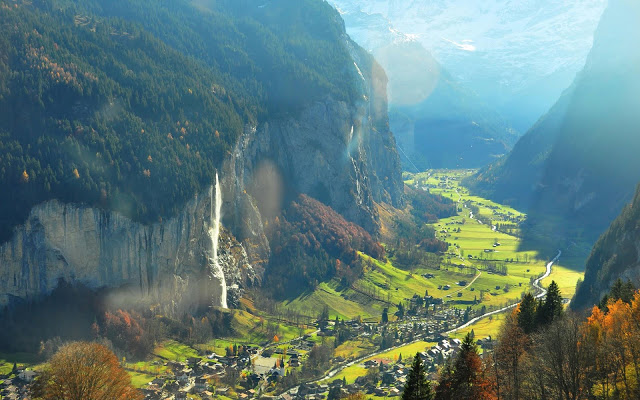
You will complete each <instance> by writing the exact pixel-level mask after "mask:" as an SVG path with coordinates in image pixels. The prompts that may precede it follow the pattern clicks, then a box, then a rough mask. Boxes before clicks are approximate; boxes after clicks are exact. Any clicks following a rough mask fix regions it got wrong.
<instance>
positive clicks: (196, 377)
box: [142, 348, 260, 400]
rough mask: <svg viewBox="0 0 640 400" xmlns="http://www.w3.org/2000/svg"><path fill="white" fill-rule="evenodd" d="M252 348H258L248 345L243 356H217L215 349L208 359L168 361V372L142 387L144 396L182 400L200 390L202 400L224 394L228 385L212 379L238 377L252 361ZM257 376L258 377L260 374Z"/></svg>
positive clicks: (146, 398)
mask: <svg viewBox="0 0 640 400" xmlns="http://www.w3.org/2000/svg"><path fill="white" fill-rule="evenodd" d="M251 351H254V352H257V348H248V349H247V351H246V352H245V354H243V355H241V356H218V355H216V354H215V353H214V354H211V355H210V356H208V360H207V361H203V360H202V359H200V358H196V357H191V358H188V359H187V360H186V361H185V362H174V361H170V362H167V363H166V364H165V365H166V367H168V370H167V372H165V373H164V374H162V375H159V376H158V377H156V378H155V379H154V380H153V381H151V382H149V384H148V385H147V386H146V387H144V388H143V389H142V392H143V393H144V396H145V400H167V399H175V400H182V399H187V398H188V394H189V393H193V394H198V395H199V397H200V398H201V399H203V400H206V399H213V398H215V397H217V395H225V394H226V393H227V392H228V391H229V389H228V388H224V387H218V388H217V389H216V388H214V387H212V386H211V385H210V384H209V382H211V381H220V380H224V378H225V377H238V376H239V375H240V373H241V372H242V370H243V369H245V368H246V367H247V366H249V365H250V364H251V354H252V353H251ZM249 378H250V377H248V379H249ZM256 379H257V381H258V380H259V379H260V377H256ZM257 381H256V383H257Z"/></svg>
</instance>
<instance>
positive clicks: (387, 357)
mask: <svg viewBox="0 0 640 400" xmlns="http://www.w3.org/2000/svg"><path fill="white" fill-rule="evenodd" d="M433 345H435V343H431V342H424V341H420V342H416V343H411V344H407V345H405V346H401V347H398V348H397V349H393V350H389V351H386V352H384V353H380V354H378V355H375V356H372V357H368V358H366V359H364V360H363V361H362V362H360V363H357V364H355V365H352V366H350V367H347V368H345V369H343V370H342V371H340V372H339V373H338V374H336V375H335V376H334V377H333V378H331V379H330V381H333V380H335V379H343V378H346V380H347V383H353V382H354V381H355V380H356V378H358V377H360V376H365V375H366V374H367V369H366V368H364V367H363V363H364V362H365V361H368V360H383V361H384V362H395V361H397V360H398V357H399V356H400V354H402V357H403V358H406V357H413V356H414V355H415V354H416V353H417V352H419V351H425V350H428V349H429V348H431V346H433Z"/></svg>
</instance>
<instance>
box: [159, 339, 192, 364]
mask: <svg viewBox="0 0 640 400" xmlns="http://www.w3.org/2000/svg"><path fill="white" fill-rule="evenodd" d="M154 354H155V355H157V356H160V357H162V358H164V359H166V360H169V361H185V360H186V359H187V358H189V357H199V356H198V352H197V351H196V349H194V348H193V347H190V346H187V345H186V344H182V343H178V342H176V341H175V340H167V341H165V342H163V343H162V344H160V345H159V346H158V347H156V349H155V351H154Z"/></svg>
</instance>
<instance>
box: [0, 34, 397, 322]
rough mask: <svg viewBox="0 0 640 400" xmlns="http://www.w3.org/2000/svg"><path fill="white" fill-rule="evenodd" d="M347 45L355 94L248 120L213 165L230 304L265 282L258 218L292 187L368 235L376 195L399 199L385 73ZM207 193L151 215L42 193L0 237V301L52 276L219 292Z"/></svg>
mask: <svg viewBox="0 0 640 400" xmlns="http://www.w3.org/2000/svg"><path fill="white" fill-rule="evenodd" d="M345 45H346V46H349V50H350V51H351V54H352V55H353V57H354V64H353V65H352V66H350V70H349V71H348V73H350V74H352V75H353V79H356V80H357V81H358V82H360V84H359V87H360V90H361V98H359V99H356V100H354V101H353V103H351V104H350V103H347V102H344V101H336V100H334V99H333V98H331V97H327V98H325V99H324V100H323V101H317V102H315V103H313V104H311V105H310V106H308V107H306V108H305V109H303V110H302V111H300V112H298V113H296V114H294V115H286V116H280V117H275V118H271V119H270V120H268V121H265V122H263V123H259V124H258V125H257V126H248V127H247V128H246V129H245V132H244V134H243V135H242V136H241V137H240V139H239V141H238V142H237V144H236V147H235V150H234V152H233V154H231V155H230V157H229V158H228V159H227V160H226V161H225V162H224V165H223V168H222V170H221V171H220V172H221V173H220V178H221V184H222V195H223V207H222V222H223V226H224V227H226V228H228V230H223V234H222V237H221V241H222V242H223V243H220V252H221V254H220V260H221V264H222V265H223V268H224V273H225V277H226V281H227V286H228V287H229V296H228V300H229V303H230V304H233V303H234V299H235V298H237V296H238V294H239V293H240V290H241V289H242V288H245V287H247V286H251V285H254V284H258V283H259V282H260V279H261V276H262V272H263V267H264V266H265V265H266V263H267V262H268V259H269V255H270V249H269V243H268V238H267V236H266V234H265V226H264V224H265V223H266V221H268V220H269V218H271V217H273V216H275V215H276V214H277V213H279V211H280V209H281V207H282V206H283V204H284V202H285V201H286V200H287V198H288V197H289V196H290V195H292V194H297V193H305V194H308V195H310V196H311V197H314V198H316V199H318V200H320V201H322V202H323V203H325V204H327V205H329V206H331V207H332V208H333V209H334V210H336V211H337V212H339V213H340V214H342V215H343V216H344V217H345V218H346V219H347V220H349V221H352V222H355V223H357V224H359V225H361V226H362V227H364V228H365V229H366V230H367V231H368V232H370V233H371V234H373V235H375V234H377V231H378V224H379V222H378V214H377V210H376V207H375V203H376V202H385V203H388V204H392V205H394V206H400V205H402V201H403V200H402V189H403V183H402V179H401V172H400V162H399V158H398V154H397V153H396V150H395V141H394V139H393V135H392V134H391V132H390V131H389V127H388V119H387V113H386V110H387V106H386V77H385V75H384V72H383V71H382V70H381V69H380V67H379V66H377V65H376V64H375V62H374V61H373V59H372V58H371V57H370V56H368V55H367V54H366V53H365V52H364V51H362V50H361V49H359V48H358V47H357V46H356V45H355V44H353V43H352V42H350V41H349V39H348V38H346V37H345ZM210 201H211V199H210V197H209V195H208V194H205V195H200V196H197V197H196V198H195V199H193V200H192V201H190V202H189V203H188V204H187V205H186V206H185V207H184V209H183V210H182V212H181V213H180V214H179V215H177V216H175V217H174V218H171V219H169V220H166V221H163V222H159V223H156V224H153V225H148V226H147V225H143V224H140V223H136V222H134V221H132V220H130V219H128V218H126V217H123V216H121V215H119V214H117V213H113V212H109V211H104V210H100V209H97V208H90V207H87V206H81V205H70V204H61V203H59V202H57V201H50V202H47V203H44V204H42V205H39V206H37V207H35V208H34V209H33V210H32V211H31V214H30V216H29V218H28V220H27V221H26V222H25V223H24V224H23V225H22V226H20V227H18V228H17V229H16V231H15V234H14V235H13V237H12V239H11V240H10V241H9V242H7V243H5V244H3V245H2V246H1V247H0V305H2V304H8V303H10V302H11V301H12V299H29V298H33V297H37V296H39V295H43V294H46V293H48V292H50V291H51V290H52V289H53V288H55V286H56V285H57V283H58V280H59V279H64V280H66V281H67V282H82V283H84V284H87V285H89V286H91V287H122V286H125V287H128V288H129V289H130V292H131V293H133V294H134V295H135V296H136V301H144V302H146V303H150V304H158V305H160V306H161V307H163V308H164V309H165V310H166V312H167V313H178V312H183V311H190V310H193V309H195V308H197V307H199V306H201V305H203V304H211V303H213V304H219V296H220V293H216V289H215V286H216V285H212V284H211V280H210V278H209V276H210V273H209V257H210V249H211V243H210V238H209V234H208V229H209V224H210V222H209V221H210V212H211V211H210ZM218 290H219V289H218ZM216 299H217V300H216Z"/></svg>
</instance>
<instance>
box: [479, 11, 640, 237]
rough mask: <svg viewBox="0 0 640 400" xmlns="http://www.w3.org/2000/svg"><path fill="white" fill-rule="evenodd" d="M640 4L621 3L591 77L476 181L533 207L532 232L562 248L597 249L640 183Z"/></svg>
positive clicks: (609, 14)
mask: <svg viewBox="0 0 640 400" xmlns="http://www.w3.org/2000/svg"><path fill="white" fill-rule="evenodd" d="M639 18H640V5H638V3H637V2H632V1H627V0H615V1H611V2H610V3H609V7H608V8H607V10H606V11H605V13H604V14H603V17H602V21H601V23H600V25H599V26H598V29H597V31H596V34H595V39H594V46H593V49H592V50H591V53H590V54H589V57H588V60H587V64H586V66H585V68H584V70H583V71H582V72H581V73H580V74H579V75H578V76H577V77H576V80H575V81H574V83H573V85H572V86H571V87H570V88H569V89H567V90H566V91H565V92H564V94H563V95H562V97H561V98H560V100H559V101H558V102H557V103H556V105H555V106H554V107H553V108H552V109H551V110H550V111H549V113H547V115H546V116H544V117H543V118H541V119H540V121H538V123H537V124H536V125H535V126H534V127H533V128H532V129H531V130H530V131H529V132H528V133H527V134H526V135H525V136H524V137H522V138H521V139H520V141H519V142H518V144H516V146H515V147H514V149H513V151H512V152H511V153H510V154H509V156H508V157H506V158H505V159H503V160H500V161H499V162H497V163H495V164H492V165H490V166H488V167H486V168H484V169H483V170H481V171H480V172H479V173H478V175H477V176H476V178H475V182H470V184H471V185H472V187H473V188H474V189H475V190H476V191H477V192H479V193H481V194H484V195H487V196H491V197H492V198H494V199H497V200H499V201H501V202H506V203H511V204H515V205H518V206H523V207H527V208H528V210H529V216H530V217H529V230H530V233H531V234H533V235H537V236H542V235H544V236H547V237H549V238H551V239H552V240H551V241H555V242H556V244H555V245H558V244H560V245H562V246H571V242H577V241H581V240H583V241H585V242H586V243H593V242H595V239H596V238H597V236H598V235H599V234H600V233H601V232H602V231H603V230H604V229H605V228H606V227H607V226H608V224H609V223H610V221H612V220H613V219H614V218H615V216H616V215H617V214H618V213H619V212H620V210H621V209H622V207H623V206H624V205H625V204H626V203H627V202H629V201H630V199H631V197H632V194H633V189H634V187H635V184H636V183H637V182H638V181H639V180H640V158H638V157H637V154H638V152H640V134H638V133H639V132H640V114H638V112H637V110H638V109H640V97H638V96H637V93H638V90H640V54H638V52H634V51H629V49H630V48H632V47H633V46H635V45H634V43H635V38H637V37H638V36H639V35H640V28H639V27H638V24H637V23H636V22H637V21H638V19H639Z"/></svg>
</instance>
